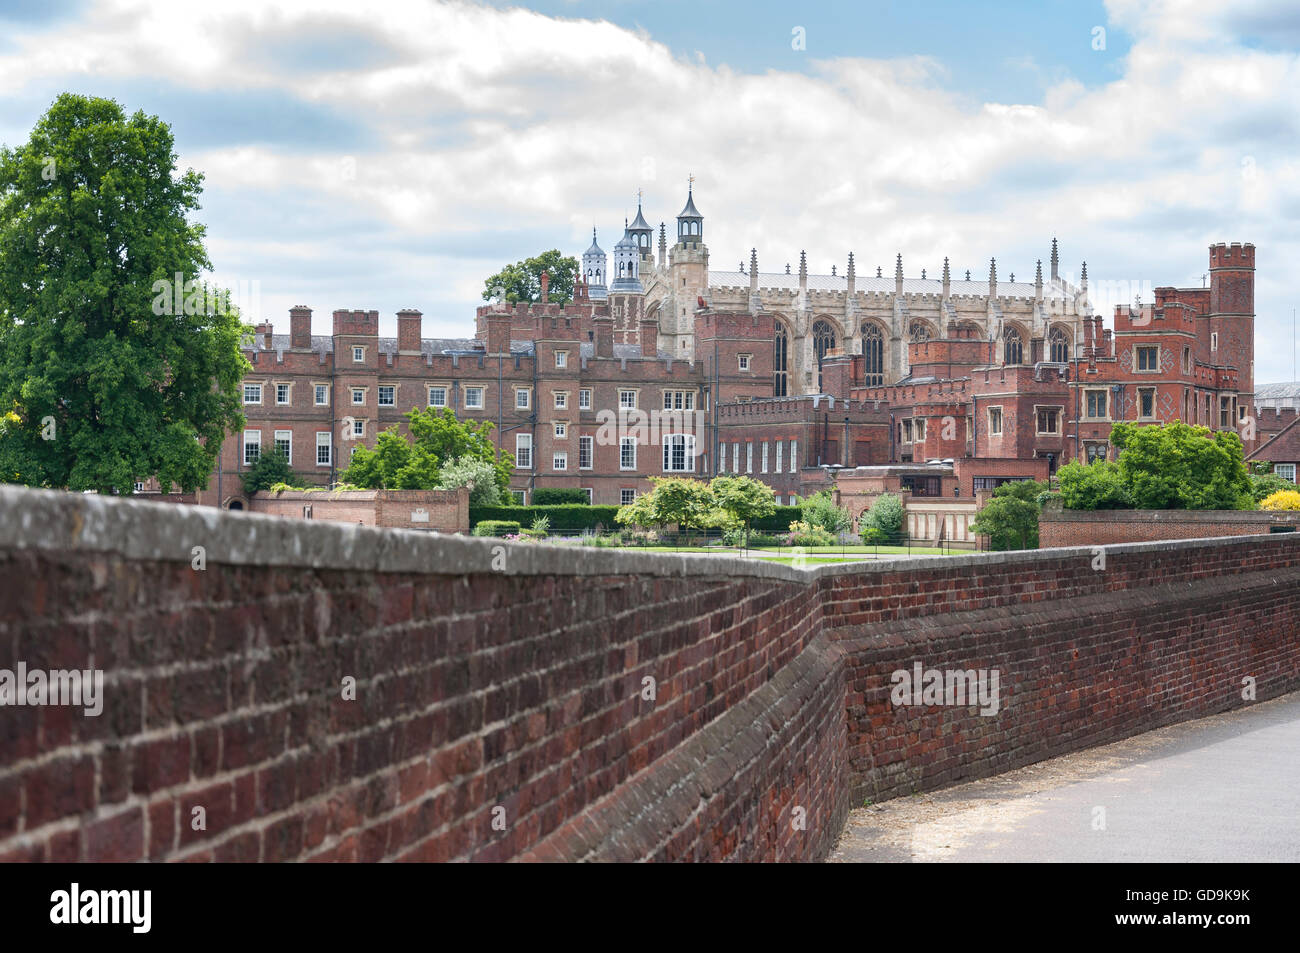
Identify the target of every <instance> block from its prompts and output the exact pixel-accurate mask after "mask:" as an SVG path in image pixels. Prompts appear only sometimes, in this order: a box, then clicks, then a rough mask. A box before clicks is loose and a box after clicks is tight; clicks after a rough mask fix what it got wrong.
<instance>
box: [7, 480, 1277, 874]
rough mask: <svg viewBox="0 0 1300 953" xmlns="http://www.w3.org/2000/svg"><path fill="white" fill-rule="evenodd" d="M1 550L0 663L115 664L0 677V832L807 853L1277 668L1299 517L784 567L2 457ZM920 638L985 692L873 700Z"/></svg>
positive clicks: (87, 837)
mask: <svg viewBox="0 0 1300 953" xmlns="http://www.w3.org/2000/svg"><path fill="white" fill-rule="evenodd" d="M195 545H202V546H204V547H205V549H206V557H207V563H206V569H203V570H196V569H193V568H191V567H192V562H191V552H192V547H193V546H195ZM501 557H504V562H502V563H499V564H498V563H497V562H496V561H497V560H499V559H500V558H501ZM0 562H2V563H3V564H4V565H3V567H2V568H3V571H2V572H0V586H3V588H4V592H3V600H2V601H0V605H3V606H4V610H3V615H0V668H9V669H13V668H14V666H15V664H16V662H17V661H19V660H22V661H24V662H26V664H27V666H28V667H29V668H37V667H42V668H46V669H50V668H73V667H77V668H85V667H92V666H94V667H100V668H103V669H104V671H105V672H106V686H105V687H106V701H105V707H104V712H103V714H102V715H101V716H100V717H98V718H89V717H84V716H83V715H82V713H81V712H80V711H79V710H76V711H74V710H70V709H69V708H66V707H22V708H5V709H3V710H0V860H41V859H64V858H66V859H81V860H97V859H112V860H133V859H142V858H150V859H157V860H261V861H273V860H288V859H310V860H382V859H396V860H449V859H468V860H505V859H513V858H521V859H538V860H558V859H592V860H612V859H617V860H628V859H643V858H649V859H664V860H677V859H743V860H753V859H770V860H802V859H817V858H820V857H823V856H825V854H826V853H827V852H828V850H829V848H830V846H831V844H832V843H833V841H834V839H835V837H836V836H837V834H838V831H839V828H840V825H841V823H842V821H843V818H844V816H845V813H846V811H847V808H848V805H849V803H850V797H855V798H856V797H863V796H872V797H875V798H877V799H879V798H883V797H889V796H894V795H897V794H902V793H910V792H911V791H912V790H916V789H927V788H933V787H937V786H941V785H943V784H947V783H951V782H952V781H955V780H958V779H962V778H969V777H978V776H982V775H987V774H991V773H995V772H997V771H1001V770H1005V769H1006V768H1009V767H1015V766H1016V765H1019V764H1025V763H1028V762H1030V761H1034V760H1038V759H1040V758H1043V757H1048V756H1050V755H1053V754H1058V753H1062V752H1064V751H1070V750H1075V749H1077V748H1081V747H1085V746H1087V745H1091V744H1097V743H1102V742H1106V741H1112V740H1115V739H1116V738H1119V737H1123V736H1125V735H1128V734H1133V733H1135V732H1138V731H1143V730H1147V729H1148V728H1152V727H1156V726H1157V725H1160V724H1167V723H1170V722H1173V721H1178V720H1181V719H1184V718H1188V717H1193V716H1196V715H1199V714H1204V713H1208V712H1211V711H1218V710H1223V709H1225V708H1229V707H1232V706H1234V705H1240V704H1243V701H1242V699H1241V695H1240V689H1241V680H1242V678H1243V677H1246V676H1251V677H1253V678H1255V679H1256V680H1257V685H1258V688H1257V691H1258V697H1259V698H1260V699H1264V698H1268V697H1271V696H1273V695H1276V694H1280V693H1281V692H1284V691H1288V690H1292V689H1295V688H1297V687H1300V640H1297V638H1296V623H1297V616H1298V614H1300V613H1298V609H1300V587H1298V586H1297V585H1296V584H1297V582H1300V540H1297V539H1296V537H1295V536H1294V535H1282V536H1275V537H1265V538H1254V539H1240V540H1212V541H1190V542H1165V543H1157V544H1145V545H1138V546H1127V547H1119V548H1115V549H1112V550H1109V551H1108V552H1107V561H1106V563H1105V567H1104V568H1103V569H1101V570H1097V569H1094V568H1093V566H1094V565H1095V559H1094V556H1093V554H1092V552H1091V551H1089V550H1056V551H1050V552H1041V553H1018V554H1000V555H995V556H970V557H954V558H949V559H943V558H927V559H920V560H914V561H912V562H902V561H895V562H887V563H882V564H879V565H877V566H873V567H872V569H871V570H870V571H865V572H864V571H862V570H861V569H859V568H844V567H823V568H821V569H818V570H815V571H812V572H807V573H803V572H799V571H796V570H792V569H787V568H785V567H778V566H756V565H753V564H749V563H741V562H738V561H731V560H723V559H714V558H711V557H701V558H696V559H692V558H691V557H687V556H667V555H664V556H656V555H647V554H623V553H609V552H607V551H600V550H591V551H574V550H556V549H548V548H544V547H537V546H527V545H514V546H512V545H505V544H501V543H497V542H495V541H487V540H474V539H463V538H458V537H444V536H433V535H423V534H415V533H400V532H395V531H384V532H380V531H377V530H373V529H369V528H362V527H356V526H351V525H337V524H336V525H329V524H321V523H307V522H302V521H297V520H276V519H268V518H266V517H262V516H258V515H252V514H217V513H216V512H214V511H212V510H205V509H202V508H191V507H152V506H149V504H147V503H141V502H134V501H130V500H120V499H109V498H97V497H82V496H80V495H76V494H59V493H49V492H40V491H20V490H14V489H8V488H0ZM308 567H314V568H308ZM494 570H498V571H494ZM916 661H920V662H922V663H924V664H925V665H926V666H927V667H939V668H961V669H965V668H998V669H1000V671H1001V685H1002V691H1001V707H1000V711H999V713H998V715H996V716H993V717H985V716H982V715H980V714H979V713H978V710H977V709H976V708H975V707H946V708H920V707H918V708H900V707H895V706H893V704H892V703H891V701H890V697H889V690H890V675H891V673H892V672H893V671H896V670H899V669H908V668H910V667H911V665H912V664H913V663H914V662H916ZM347 676H351V677H354V678H355V679H356V682H357V690H356V700H355V701H345V700H344V699H343V697H342V692H341V686H342V680H343V679H344V678H345V677H347ZM647 678H650V679H654V682H653V686H654V698H653V699H652V700H651V699H648V698H647V697H645V695H644V694H643V693H644V692H645V691H646V687H647V684H650V683H647V682H646V681H645V679H647ZM199 806H201V807H203V808H204V809H205V811H206V819H207V827H206V829H205V830H199V831H196V830H194V829H193V823H192V818H193V816H194V808H195V807H199ZM494 821H499V822H500V823H499V824H498V825H496V826H494V823H493V822H494Z"/></svg>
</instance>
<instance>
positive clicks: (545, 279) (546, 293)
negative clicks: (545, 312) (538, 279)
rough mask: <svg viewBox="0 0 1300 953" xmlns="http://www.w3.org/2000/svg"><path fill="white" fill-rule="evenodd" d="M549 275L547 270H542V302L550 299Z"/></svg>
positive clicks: (544, 302)
mask: <svg viewBox="0 0 1300 953" xmlns="http://www.w3.org/2000/svg"><path fill="white" fill-rule="evenodd" d="M550 289H551V276H550V274H549V273H548V272H545V271H544V272H542V304H546V303H547V302H548V301H550V300H551V299H550Z"/></svg>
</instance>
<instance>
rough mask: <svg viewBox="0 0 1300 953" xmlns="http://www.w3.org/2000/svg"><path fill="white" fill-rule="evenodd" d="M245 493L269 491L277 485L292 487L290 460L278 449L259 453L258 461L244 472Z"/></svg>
mask: <svg viewBox="0 0 1300 953" xmlns="http://www.w3.org/2000/svg"><path fill="white" fill-rule="evenodd" d="M243 481H244V493H246V494H248V495H252V494H253V493H256V492H257V491H258V490H269V489H270V488H271V487H273V486H275V485H276V484H284V485H292V484H293V469H292V468H291V467H290V466H289V458H288V457H286V456H285V455H284V453H282V452H281V451H280V450H278V449H271V450H269V451H267V452H266V453H259V454H258V455H257V461H256V462H255V463H254V464H253V465H252V466H251V467H249V468H248V469H247V470H245V471H244V475H243Z"/></svg>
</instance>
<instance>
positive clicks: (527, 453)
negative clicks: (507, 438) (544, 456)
mask: <svg viewBox="0 0 1300 953" xmlns="http://www.w3.org/2000/svg"><path fill="white" fill-rule="evenodd" d="M523 459H527V460H528V462H527V463H520V462H519V461H520V460H523ZM532 468H533V435H532V434H530V433H517V434H515V469H516V470H531V469H532Z"/></svg>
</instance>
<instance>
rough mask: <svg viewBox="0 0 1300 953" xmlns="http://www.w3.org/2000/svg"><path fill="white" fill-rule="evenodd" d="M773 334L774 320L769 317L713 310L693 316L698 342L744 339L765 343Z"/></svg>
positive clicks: (774, 331) (774, 329) (742, 312)
mask: <svg viewBox="0 0 1300 953" xmlns="http://www.w3.org/2000/svg"><path fill="white" fill-rule="evenodd" d="M775 333H776V319H775V318H773V317H772V316H771V315H766V314H750V313H748V312H746V311H713V310H706V311H698V312H696V314H695V336H696V338H698V339H699V340H710V339H712V338H745V339H748V340H753V341H762V342H765V343H766V342H770V341H771V340H772V335H774V334H775Z"/></svg>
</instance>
